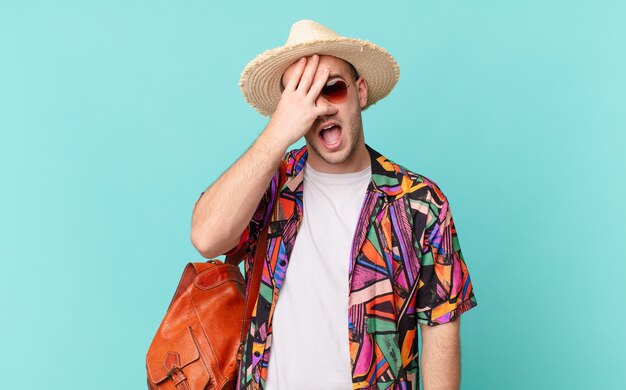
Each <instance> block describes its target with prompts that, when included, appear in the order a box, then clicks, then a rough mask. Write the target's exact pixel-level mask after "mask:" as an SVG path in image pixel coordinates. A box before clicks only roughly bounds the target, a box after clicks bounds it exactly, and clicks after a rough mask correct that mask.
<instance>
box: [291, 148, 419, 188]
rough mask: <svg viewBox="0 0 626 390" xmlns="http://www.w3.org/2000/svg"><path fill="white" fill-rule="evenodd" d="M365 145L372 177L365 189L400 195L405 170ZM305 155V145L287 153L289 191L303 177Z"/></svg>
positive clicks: (405, 177) (404, 179) (404, 180)
mask: <svg viewBox="0 0 626 390" xmlns="http://www.w3.org/2000/svg"><path fill="white" fill-rule="evenodd" d="M365 147H366V148H367V151H368V152H369V155H370V163H371V166H372V178H371V180H370V183H369V185H368V187H367V191H368V192H375V193H378V194H379V195H380V196H388V197H394V198H395V197H397V196H398V195H401V194H402V193H403V192H404V190H403V185H402V184H403V183H405V182H406V180H407V179H408V177H407V176H406V171H405V170H404V169H403V168H402V167H400V166H399V165H397V164H395V163H394V162H392V161H390V160H389V159H387V157H385V156H383V155H381V154H380V153H378V152H377V151H376V150H374V149H372V148H371V147H369V146H368V145H365ZM307 155H308V151H307V147H306V145H305V146H303V147H302V148H300V149H294V150H292V151H290V152H289V153H288V154H287V160H286V163H287V166H286V173H287V181H286V182H285V186H286V187H288V188H289V189H290V190H291V191H295V190H296V188H297V187H298V186H299V185H300V184H301V183H302V180H303V179H304V166H305V165H306V159H307ZM283 188H284V187H283Z"/></svg>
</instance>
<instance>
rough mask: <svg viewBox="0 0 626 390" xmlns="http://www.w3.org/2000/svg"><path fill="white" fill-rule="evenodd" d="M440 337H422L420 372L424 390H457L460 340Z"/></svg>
mask: <svg viewBox="0 0 626 390" xmlns="http://www.w3.org/2000/svg"><path fill="white" fill-rule="evenodd" d="M436 326H446V324H444V325H436ZM440 336H441V335H437V336H435V337H432V336H429V337H422V341H423V346H422V359H421V371H422V380H423V384H424V390H458V389H459V386H460V383H461V350H460V340H459V338H458V337H454V335H453V336H452V337H449V335H446V337H440Z"/></svg>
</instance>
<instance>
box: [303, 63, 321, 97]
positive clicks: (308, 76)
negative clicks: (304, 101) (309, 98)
mask: <svg viewBox="0 0 626 390" xmlns="http://www.w3.org/2000/svg"><path fill="white" fill-rule="evenodd" d="M319 59H320V58H319V56H318V55H317V54H313V55H312V56H311V57H310V58H309V59H308V61H307V63H306V68H305V69H304V73H302V78H301V79H300V84H298V89H299V90H301V91H304V92H305V93H308V92H309V88H311V83H312V82H313V78H314V77H315V73H316V72H317V66H318V64H319Z"/></svg>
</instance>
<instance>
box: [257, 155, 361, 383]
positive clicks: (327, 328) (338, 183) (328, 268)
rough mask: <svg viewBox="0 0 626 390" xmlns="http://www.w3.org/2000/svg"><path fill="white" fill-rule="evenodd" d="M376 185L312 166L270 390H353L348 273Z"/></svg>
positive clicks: (278, 324) (283, 298)
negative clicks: (364, 212)
mask: <svg viewBox="0 0 626 390" xmlns="http://www.w3.org/2000/svg"><path fill="white" fill-rule="evenodd" d="M370 179H371V167H368V168H366V169H364V170H363V171H361V172H356V173H346V174H328V173H322V172H317V171H315V170H313V168H311V166H310V165H308V163H307V165H306V167H305V169H304V184H303V185H304V193H303V201H304V216H303V219H302V221H301V225H300V230H299V231H298V235H297V237H296V242H295V244H294V248H293V251H292V253H291V257H290V260H289V267H288V268H287V274H286V276H285V281H284V283H283V286H282V288H281V290H280V293H279V295H278V301H277V303H276V308H275V310H274V316H273V320H272V328H273V332H272V344H271V347H270V348H271V349H270V360H269V367H268V374H267V381H266V383H265V388H266V389H267V390H293V389H298V390H306V389H316V390H318V389H328V390H334V389H337V390H346V389H352V373H351V364H350V350H349V340H348V293H349V291H348V287H349V286H348V271H349V267H350V250H351V246H352V241H353V238H354V233H355V230H356V225H357V222H358V218H359V212H360V210H361V206H362V204H363V200H364V199H365V193H366V190H367V186H368V184H369V181H370Z"/></svg>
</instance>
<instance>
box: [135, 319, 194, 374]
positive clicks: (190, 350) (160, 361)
mask: <svg viewBox="0 0 626 390" xmlns="http://www.w3.org/2000/svg"><path fill="white" fill-rule="evenodd" d="M158 336H159V335H157V337H155V339H154V341H153V342H152V345H150V349H149V350H148V355H147V356H146V369H147V371H148V377H149V378H150V380H151V381H152V383H160V382H163V381H164V380H166V379H168V373H169V371H170V370H171V369H172V367H174V366H176V367H180V368H183V367H185V366H186V365H188V364H190V363H192V362H194V361H196V360H198V359H199V358H200V351H199V350H198V345H197V343H196V339H195V338H194V336H193V330H192V329H191V327H188V328H187V329H185V330H184V331H180V332H178V333H177V334H174V335H171V337H169V338H167V339H164V338H162V337H158Z"/></svg>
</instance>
